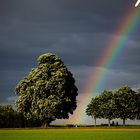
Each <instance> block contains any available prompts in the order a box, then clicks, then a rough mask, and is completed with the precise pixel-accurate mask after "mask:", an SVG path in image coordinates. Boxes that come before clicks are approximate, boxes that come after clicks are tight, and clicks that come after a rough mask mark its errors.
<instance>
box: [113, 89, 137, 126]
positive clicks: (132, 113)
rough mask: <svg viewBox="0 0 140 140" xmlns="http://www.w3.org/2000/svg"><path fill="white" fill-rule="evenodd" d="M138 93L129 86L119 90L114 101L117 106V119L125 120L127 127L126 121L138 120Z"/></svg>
mask: <svg viewBox="0 0 140 140" xmlns="http://www.w3.org/2000/svg"><path fill="white" fill-rule="evenodd" d="M135 93H136V92H135V91H133V90H132V89H131V88H130V87H128V86H123V87H121V88H119V89H118V90H117V91H116V92H115V94H114V97H115V98H114V99H115V103H116V105H117V112H116V118H120V119H123V125H125V120H126V119H135V118H136V100H135V97H136V94H135Z"/></svg>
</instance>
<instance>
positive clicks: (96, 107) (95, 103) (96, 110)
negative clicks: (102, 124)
mask: <svg viewBox="0 0 140 140" xmlns="http://www.w3.org/2000/svg"><path fill="white" fill-rule="evenodd" d="M100 103H101V102H100V99H99V97H97V96H96V97H94V98H92V100H91V102H90V103H89V104H88V105H87V109H86V114H87V115H88V116H91V117H92V118H94V126H95V127H96V119H97V118H101V117H102V115H101V113H102V112H101V111H100V106H101V104H100Z"/></svg>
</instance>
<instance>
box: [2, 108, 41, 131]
mask: <svg viewBox="0 0 140 140" xmlns="http://www.w3.org/2000/svg"><path fill="white" fill-rule="evenodd" d="M37 126H41V122H40V121H39V120H36V121H35V120H29V119H26V117H24V115H23V114H22V113H19V112H17V111H16V110H14V109H13V107H12V106H11V105H0V128H21V127H37Z"/></svg>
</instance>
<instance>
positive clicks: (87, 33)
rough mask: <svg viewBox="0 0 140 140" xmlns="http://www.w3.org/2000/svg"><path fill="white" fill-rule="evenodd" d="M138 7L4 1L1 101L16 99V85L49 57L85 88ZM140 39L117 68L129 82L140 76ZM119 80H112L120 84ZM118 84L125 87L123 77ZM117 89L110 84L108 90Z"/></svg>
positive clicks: (83, 0) (0, 14) (88, 1)
mask: <svg viewBox="0 0 140 140" xmlns="http://www.w3.org/2000/svg"><path fill="white" fill-rule="evenodd" d="M134 3H135V1H134V0H123V1H122V0H116V1H112V0H105V1H103V0H24V1H23V0H21V1H20V0H0V66H1V67H0V68H1V69H0V74H1V75H0V95H1V97H0V101H4V100H6V99H9V97H10V98H12V96H15V94H14V88H15V85H16V83H17V82H18V81H19V80H20V79H22V78H23V77H24V76H25V75H26V74H27V73H28V72H29V71H30V69H31V68H32V67H36V59H37V57H38V56H39V55H40V54H43V53H46V52H52V53H55V54H56V55H59V56H60V57H61V58H62V60H63V61H64V62H65V64H66V65H67V66H68V68H69V69H70V70H71V71H72V73H73V74H74V77H75V78H76V81H77V85H78V87H79V89H80V87H81V86H83V85H84V80H85V79H86V78H87V76H88V72H89V71H90V70H91V69H93V67H97V60H98V59H99V57H101V56H102V54H103V53H104V52H103V50H104V47H105V46H106V43H107V42H108V40H109V38H110V37H111V36H113V35H114V34H113V32H114V29H115V27H116V26H117V24H118V23H119V22H120V19H121V17H122V16H123V15H125V14H126V13H125V12H126V11H127V9H128V8H130V7H131V6H132V5H134ZM138 39H139V38H138V37H136V36H135V35H134V37H133V39H132V41H131V42H130V43H129V48H128V49H127V51H125V52H123V55H121V56H120V57H119V58H118V60H117V64H115V68H116V70H119V71H123V73H125V72H126V73H129V74H128V79H129V77H130V78H131V75H132V74H133V72H135V73H139V71H140V67H139V66H138V64H140V58H139V53H138V52H140V47H139V44H140V42H139V41H138ZM131 44H132V45H133V47H131V46H132V45H131ZM124 69H125V72H124ZM120 73H121V72H120ZM120 75H121V74H120ZM114 76H115V74H114V75H112V79H116V77H114ZM121 76H122V75H121ZM118 77H119V75H118ZM128 79H127V81H128ZM132 79H133V78H132ZM134 80H136V82H137V83H136V82H134ZM138 80H139V79H138V78H134V79H133V81H132V80H131V81H130V82H129V83H134V84H138ZM114 81H115V80H114ZM112 83H113V82H112ZM117 83H118V84H117V85H119V84H120V83H121V82H120V80H119V78H117ZM115 84H116V83H113V84H112V85H111V84H110V83H109V84H108V87H109V86H111V87H112V88H113V87H115ZM134 84H132V85H134Z"/></svg>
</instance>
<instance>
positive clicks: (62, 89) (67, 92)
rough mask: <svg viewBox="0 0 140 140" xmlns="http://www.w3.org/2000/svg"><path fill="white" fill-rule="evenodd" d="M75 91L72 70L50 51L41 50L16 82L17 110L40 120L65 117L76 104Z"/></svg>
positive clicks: (71, 112)
mask: <svg viewBox="0 0 140 140" xmlns="http://www.w3.org/2000/svg"><path fill="white" fill-rule="evenodd" d="M77 91H78V89H77V87H76V86H75V80H74V78H73V76H72V73H71V72H70V71H68V69H67V68H66V66H65V65H64V63H63V62H62V61H61V59H60V58H59V57H58V56H56V55H53V54H51V53H47V54H43V55H41V56H39V57H38V65H37V68H33V69H32V70H31V72H30V73H29V75H27V76H26V77H25V78H24V79H23V80H21V81H20V82H19V83H18V84H17V86H16V93H17V94H18V95H19V98H18V100H17V102H16V106H17V110H18V111H19V112H22V113H23V114H24V116H26V117H27V118H29V119H34V120H40V121H41V122H42V123H43V124H49V123H50V122H51V121H53V120H55V119H66V118H69V114H73V111H74V110H75V109H76V107H77V106H76V96H77V95H78V93H77Z"/></svg>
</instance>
